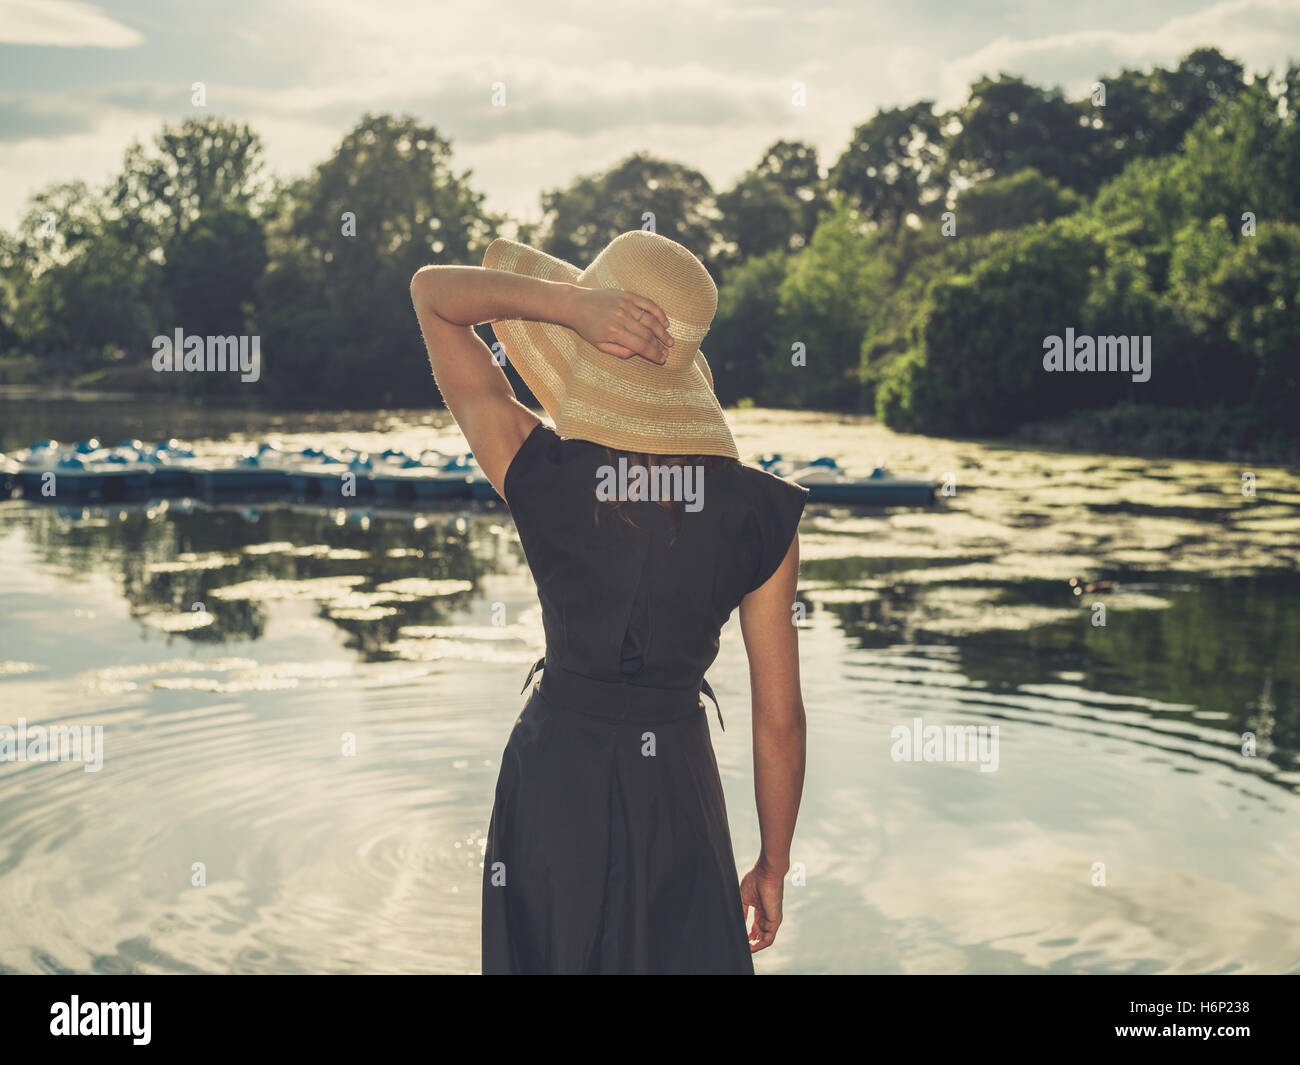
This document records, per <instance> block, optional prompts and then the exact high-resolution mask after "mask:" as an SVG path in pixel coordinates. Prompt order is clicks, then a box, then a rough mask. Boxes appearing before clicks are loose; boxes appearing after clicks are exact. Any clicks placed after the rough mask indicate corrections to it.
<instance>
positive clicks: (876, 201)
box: [827, 100, 946, 231]
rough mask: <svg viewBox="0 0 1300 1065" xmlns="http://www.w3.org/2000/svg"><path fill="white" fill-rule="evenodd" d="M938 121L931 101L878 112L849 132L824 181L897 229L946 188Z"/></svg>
mask: <svg viewBox="0 0 1300 1065" xmlns="http://www.w3.org/2000/svg"><path fill="white" fill-rule="evenodd" d="M944 163H945V155H944V144H943V135H942V132H941V128H940V119H939V117H938V116H937V115H936V114H935V113H934V109H933V102H932V101H930V100H922V101H920V102H919V103H915V104H911V105H910V106H908V107H892V108H882V109H881V110H879V111H877V112H876V113H875V115H874V116H872V118H871V119H870V120H869V121H867V122H864V123H863V124H862V125H860V126H858V127H857V128H856V129H855V130H854V131H853V137H852V139H851V140H850V142H849V146H848V147H847V148H846V149H845V150H844V154H842V155H841V156H840V157H839V159H837V160H836V162H835V165H834V166H833V167H831V171H830V175H829V177H828V179H827V181H828V184H829V185H830V187H831V188H834V189H836V190H838V191H840V192H842V193H844V194H845V195H847V196H849V197H851V198H852V200H853V201H854V202H855V203H856V204H857V205H858V206H859V207H860V208H861V209H862V212H863V214H864V215H865V216H866V217H867V218H869V219H870V220H871V221H873V222H875V223H877V224H879V225H881V226H883V227H884V228H886V229H888V230H891V231H897V230H898V229H899V227H900V226H902V225H903V223H904V222H905V221H906V219H907V216H908V215H911V214H916V215H920V214H923V213H925V212H926V211H927V210H932V209H933V207H934V206H936V204H937V202H938V200H939V198H940V197H941V196H942V194H943V192H944V191H945V189H946V178H945V175H944V172H943V168H944Z"/></svg>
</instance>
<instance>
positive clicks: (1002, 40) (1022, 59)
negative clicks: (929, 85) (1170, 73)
mask: <svg viewBox="0 0 1300 1065" xmlns="http://www.w3.org/2000/svg"><path fill="white" fill-rule="evenodd" d="M1203 46H1210V47H1215V48H1218V49H1219V51H1221V52H1222V53H1223V54H1224V55H1226V56H1228V57H1230V58H1233V59H1238V60H1244V62H1245V65H1246V69H1247V70H1248V71H1258V70H1260V69H1262V68H1264V67H1267V66H1279V65H1283V64H1285V63H1286V62H1287V61H1288V60H1289V59H1291V58H1300V4H1296V3H1295V0H1224V2H1222V3H1218V4H1213V5H1211V6H1210V7H1207V8H1204V9H1203V10H1201V11H1197V12H1194V13H1191V14H1186V15H1176V16H1174V17H1172V18H1170V19H1169V20H1168V21H1167V22H1165V23H1164V24H1162V25H1160V26H1158V27H1156V28H1154V29H1151V30H1148V31H1133V30H1119V29H1092V28H1090V29H1086V30H1079V31H1077V32H1072V33H1058V34H1052V35H1048V36H1044V37H1038V38H1033V39H1029V40H1013V39H1012V38H1010V37H1006V36H1003V37H999V38H998V39H997V40H994V41H990V42H989V43H988V44H986V45H984V46H983V47H981V48H979V49H978V50H976V51H974V52H971V53H970V54H968V55H965V56H961V57H960V58H957V59H954V60H952V61H951V62H950V63H948V64H946V65H945V66H944V69H943V75H942V85H943V91H942V93H941V94H940V104H941V105H946V106H953V105H955V104H957V103H960V102H961V101H963V100H964V99H965V98H966V94H967V90H968V87H969V86H970V85H971V83H973V82H975V81H978V80H979V78H980V77H982V76H983V75H986V74H987V75H989V76H990V77H996V76H997V75H998V73H1000V72H1002V71H1006V72H1007V73H1009V74H1019V75H1020V76H1022V77H1024V78H1025V79H1026V80H1027V81H1030V82H1034V83H1035V84H1039V85H1059V86H1060V87H1061V88H1063V89H1065V90H1066V91H1067V93H1071V94H1075V95H1077V94H1081V93H1083V92H1085V91H1086V90H1088V89H1089V88H1090V87H1091V85H1092V82H1093V81H1095V80H1096V79H1097V78H1098V77H1102V76H1103V75H1106V74H1110V73H1118V72H1119V71H1120V69H1122V68H1124V67H1149V66H1152V65H1162V66H1169V65H1173V64H1174V63H1176V62H1177V60H1179V59H1181V58H1182V57H1183V56H1185V55H1186V54H1187V53H1188V52H1190V51H1192V50H1193V49H1195V48H1199V47H1203Z"/></svg>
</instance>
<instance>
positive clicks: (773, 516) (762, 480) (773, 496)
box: [747, 469, 808, 594]
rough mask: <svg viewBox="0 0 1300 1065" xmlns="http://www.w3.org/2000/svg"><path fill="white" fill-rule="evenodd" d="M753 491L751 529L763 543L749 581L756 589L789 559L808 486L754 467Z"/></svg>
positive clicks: (759, 541) (760, 542) (751, 586)
mask: <svg viewBox="0 0 1300 1065" xmlns="http://www.w3.org/2000/svg"><path fill="white" fill-rule="evenodd" d="M751 495H752V500H753V502H752V510H751V512H750V521H751V523H752V526H753V529H752V530H751V532H754V531H756V533H757V541H758V545H759V558H758V565H757V568H756V569H755V571H754V576H753V579H752V580H751V582H750V585H749V591H751V592H752V591H753V590H754V589H755V588H759V587H762V585H763V584H765V583H766V582H767V580H768V578H770V577H771V576H772V574H773V573H775V572H776V571H777V569H779V568H780V566H781V563H782V562H783V561H784V560H785V556H786V552H788V551H789V550H790V544H791V543H792V542H793V540H794V536H795V533H796V532H798V531H799V519H800V517H801V516H802V515H803V508H804V504H805V503H806V502H807V501H808V489H807V488H805V487H803V485H799V484H795V483H794V482H793V481H787V480H785V479H784V478H782V477H775V476H773V475H772V474H770V473H767V472H766V471H765V470H758V469H754V470H753V471H752V473H751ZM747 594H748V593H747Z"/></svg>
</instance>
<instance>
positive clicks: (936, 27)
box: [0, 0, 1300, 228]
mask: <svg viewBox="0 0 1300 1065" xmlns="http://www.w3.org/2000/svg"><path fill="white" fill-rule="evenodd" d="M1201 45H1214V46H1216V47H1218V48H1220V49H1221V50H1222V51H1223V52H1224V53H1225V54H1227V55H1229V56H1232V57H1233V58H1236V59H1238V60H1240V61H1242V62H1243V63H1245V65H1246V68H1247V70H1248V71H1252V72H1255V71H1263V70H1267V69H1270V68H1273V69H1279V68H1281V67H1283V66H1284V65H1285V64H1286V63H1287V61H1288V60H1290V59H1294V60H1297V61H1300V0H1217V2H1203V0H1177V2H1175V0H1144V2H1142V3H1135V2H1134V0H1087V2H1085V3H1063V2H1061V0H887V2H876V0H857V2H853V0H838V2H821V0H789V2H787V0H654V2H653V3H649V4H646V3H625V2H622V0H602V2H601V3H600V4H599V5H593V4H592V3H591V0H544V2H539V0H487V2H483V0H458V2H455V3H444V2H441V0H218V2H208V0H192V2H187V3H184V4H179V3H175V2H174V0H121V2H112V3H103V4H95V3H88V2H82V0H0V226H3V227H6V228H12V227H13V225H14V224H15V223H16V222H17V220H18V218H19V217H20V215H21V213H22V211H23V207H24V204H25V203H26V200H27V197H28V196H29V195H30V194H31V193H32V192H34V191H35V190H37V189H39V188H41V187H43V186H45V185H47V184H49V183H50V182H53V181H64V180H72V179H83V180H85V181H87V182H90V183H92V184H99V183H102V182H104V181H106V180H107V179H108V178H109V177H110V176H111V175H112V174H113V173H114V171H115V170H116V168H117V166H118V164H119V163H120V162H121V158H122V155H123V152H124V151H125V150H126V148H127V147H128V146H129V145H130V144H131V142H132V141H134V140H141V141H146V142H147V141H148V140H150V139H151V138H152V137H153V135H154V134H155V133H157V132H158V130H159V129H160V128H161V126H162V125H163V123H165V122H179V121H181V120H183V119H184V118H186V117H188V116H191V115H195V114H203V113H206V114H219V115H222V116H225V117H228V118H234V119H237V120H240V121H245V122H248V123H249V124H250V125H251V126H252V127H253V128H254V129H255V130H256V131H257V132H259V133H260V134H261V136H262V139H263V142H264V145H265V148H266V160H267V163H268V165H269V166H270V168H271V169H272V170H273V171H274V172H276V173H278V174H281V175H283V176H285V177H290V176H296V175H300V174H304V173H307V172H308V171H309V170H310V169H311V168H312V166H314V165H315V164H316V163H318V162H320V161H322V160H323V159H325V158H326V157H327V156H328V155H329V154H330V153H331V152H332V151H333V150H334V148H335V147H336V146H337V145H338V143H339V142H340V141H341V139H342V138H343V136H344V134H345V133H346V132H347V130H348V129H350V128H351V127H352V126H353V125H354V124H355V123H356V122H357V120H358V119H360V117H361V116H362V115H363V114H364V113H365V112H367V111H369V112H372V113H382V112H392V113H398V114H400V113H409V114H412V115H414V116H416V117H417V118H418V119H420V120H422V121H425V122H429V123H432V124H433V125H435V126H436V127H437V128H438V130H439V132H440V133H441V134H442V135H443V136H444V137H447V138H449V139H450V140H451V142H452V146H453V150H454V155H453V167H454V169H455V170H457V171H458V172H459V171H464V170H470V171H472V177H471V179H470V180H471V183H472V184H473V185H474V187H475V188H477V189H479V190H481V191H482V192H484V193H485V194H486V197H487V206H488V208H489V209H492V210H497V211H505V212H509V213H510V214H512V215H513V216H515V217H517V218H526V219H530V220H535V219H537V218H538V217H539V215H540V208H539V205H538V197H539V194H540V193H541V192H542V191H543V190H546V189H554V188H562V187H564V186H566V185H568V184H569V183H570V182H571V181H572V180H573V179H574V178H575V177H577V176H579V175H584V174H591V173H597V172H600V171H602V170H605V169H608V168H609V167H610V166H612V165H614V164H616V163H617V162H619V161H620V160H621V159H623V158H625V157H626V156H627V155H629V154H630V153H632V152H634V151H646V152H649V153H651V154H653V155H656V156H659V157H661V158H666V159H671V160H675V161H677V162H681V163H684V164H687V165H690V166H693V167H695V168H697V169H698V170H700V171H701V172H703V173H704V175H705V176H706V177H707V178H708V179H709V180H710V182H712V184H713V186H714V188H717V189H723V188H726V187H727V186H729V185H730V184H731V183H732V182H733V181H734V180H735V179H736V178H737V177H738V176H739V175H740V174H741V173H742V172H744V171H745V170H746V169H748V168H749V167H751V166H753V165H754V164H755V162H757V160H758V158H759V156H760V154H761V153H762V151H763V150H764V149H765V148H767V147H768V146H769V145H770V144H771V143H772V142H774V141H776V140H779V139H788V140H802V141H806V142H808V143H811V144H813V145H815V146H816V147H817V148H818V151H819V153H820V157H821V161H822V164H823V165H824V166H825V165H829V164H830V163H832V162H833V161H834V159H835V158H836V157H837V156H838V155H839V153H840V152H841V151H842V150H843V149H844V147H845V146H846V145H847V143H848V141H849V139H850V137H851V135H852V131H853V128H854V126H855V125H857V124H858V123H860V122H862V121H865V120H866V119H867V118H869V117H870V116H871V114H872V113H874V111H875V110H876V109H877V108H879V107H890V106H897V105H901V104H907V103H911V102H913V101H915V100H918V99H932V100H935V101H936V102H937V104H938V105H939V106H940V107H950V106H953V105H956V104H958V103H960V102H961V101H962V100H963V99H964V98H965V92H966V88H967V86H968V85H969V84H970V83H971V82H972V81H973V80H975V79H976V78H978V77H979V76H980V75H982V74H990V75H996V74H997V73H999V72H1002V71H1005V72H1007V73H1012V74H1018V75H1020V76H1022V77H1025V78H1027V79H1029V80H1030V81H1033V82H1036V83H1038V84H1043V85H1059V86H1060V87H1061V88H1063V89H1065V90H1066V91H1067V92H1068V93H1070V94H1071V95H1076V96H1077V95H1082V94H1084V93H1085V92H1086V91H1089V90H1090V88H1091V85H1092V83H1093V81H1094V80H1096V79H1097V78H1098V77H1102V76H1104V75H1105V74H1107V73H1115V72H1118V71H1119V70H1120V69H1122V68H1124V67H1149V66H1151V65H1152V64H1161V65H1173V64H1175V63H1176V62H1177V60H1178V59H1179V57H1181V56H1182V55H1185V54H1186V53H1187V52H1189V51H1191V50H1192V49H1193V48H1196V47H1199V46H1201ZM196 81H198V82H203V83H204V85H205V87H206V93H207V106H206V107H205V108H197V107H195V106H193V104H192V103H191V86H192V85H193V83H194V82H196ZM795 82H799V83H802V84H803V85H805V86H806V105H805V106H795V105H794V104H793V103H792V94H791V86H792V84H793V83H795ZM496 83H503V84H504V86H505V106H504V107H499V106H493V102H492V92H493V86H494V84H496Z"/></svg>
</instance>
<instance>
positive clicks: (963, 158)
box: [947, 74, 1099, 194]
mask: <svg viewBox="0 0 1300 1065" xmlns="http://www.w3.org/2000/svg"><path fill="white" fill-rule="evenodd" d="M1090 110H1091V109H1090V108H1085V107H1084V105H1081V104H1076V103H1072V102H1071V101H1069V100H1067V99H1066V98H1065V96H1064V95H1063V94H1062V93H1061V91H1060V90H1059V89H1050V90H1049V89H1042V88H1039V87H1038V86H1037V85H1031V84H1029V83H1028V82H1027V81H1025V80H1023V79H1022V78H1017V77H1012V76H1011V75H1009V74H1002V75H1001V76H1000V77H998V78H997V79H996V80H995V79H992V78H987V77H986V78H981V79H980V80H979V81H977V82H976V83H975V84H974V85H973V86H971V91H970V96H969V98H968V99H967V101H966V103H965V104H964V105H963V106H962V107H960V108H958V109H957V111H956V112H954V113H953V115H951V116H949V118H951V119H955V120H956V122H957V123H958V126H959V128H958V129H957V131H956V132H955V133H954V134H953V135H952V136H951V137H950V138H949V140H948V143H947V151H948V160H949V166H950V168H951V170H952V172H953V174H954V176H955V177H956V178H960V179H962V180H963V181H965V182H977V181H984V180H987V179H988V178H992V177H1005V176H1008V175H1010V174H1014V173H1016V172H1018V171H1020V170H1024V169H1026V168H1029V167H1032V168H1033V169H1035V170H1037V171H1038V172H1039V173H1041V174H1042V175H1043V176H1044V177H1047V178H1052V179H1054V180H1056V181H1057V182H1059V183H1060V184H1061V185H1063V186H1065V187H1066V188H1069V189H1074V190H1075V191H1076V192H1083V193H1087V194H1090V193H1091V192H1092V191H1093V190H1094V189H1095V188H1096V186H1097V178H1098V175H1097V168H1096V160H1095V156H1096V143H1097V141H1098V139H1099V138H1098V133H1097V131H1096V130H1094V129H1093V128H1092V126H1091V124H1090V120H1091V114H1090Z"/></svg>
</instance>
